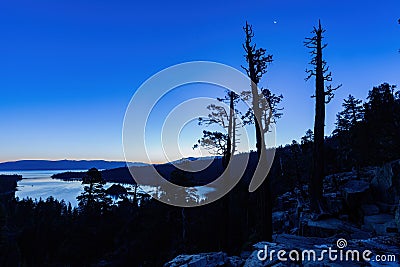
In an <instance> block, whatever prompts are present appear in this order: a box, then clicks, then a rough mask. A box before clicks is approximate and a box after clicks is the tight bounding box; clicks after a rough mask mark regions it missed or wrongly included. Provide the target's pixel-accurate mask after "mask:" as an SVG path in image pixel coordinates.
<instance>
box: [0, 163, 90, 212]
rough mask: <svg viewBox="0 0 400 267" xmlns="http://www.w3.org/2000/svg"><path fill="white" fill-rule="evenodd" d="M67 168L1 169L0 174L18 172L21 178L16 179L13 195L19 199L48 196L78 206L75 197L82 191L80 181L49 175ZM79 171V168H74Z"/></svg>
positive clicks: (44, 197) (45, 197)
mask: <svg viewBox="0 0 400 267" xmlns="http://www.w3.org/2000/svg"><path fill="white" fill-rule="evenodd" d="M65 171H69V170H51V171H46V170H43V171H42V170H40V171H2V172H0V174H19V175H22V180H21V181H18V186H17V191H16V192H15V196H16V197H18V198H19V199H23V198H28V197H30V198H32V199H37V200H39V199H40V198H42V199H44V200H45V199H47V198H48V197H50V196H53V197H54V198H56V199H58V200H61V199H63V200H64V201H65V202H66V203H68V202H70V203H71V205H72V206H78V202H77V200H76V197H77V196H78V195H80V193H81V192H82V191H83V185H82V184H81V182H80V181H62V180H57V179H52V178H51V176H52V175H53V174H56V173H60V172H65ZM74 171H80V170H74Z"/></svg>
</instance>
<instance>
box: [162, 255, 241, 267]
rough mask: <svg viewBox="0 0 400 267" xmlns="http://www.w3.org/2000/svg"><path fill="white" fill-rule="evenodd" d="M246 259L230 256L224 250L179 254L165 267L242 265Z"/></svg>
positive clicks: (235, 266) (236, 266)
mask: <svg viewBox="0 0 400 267" xmlns="http://www.w3.org/2000/svg"><path fill="white" fill-rule="evenodd" d="M243 263H244V260H243V259H241V258H240V257H237V256H233V257H228V256H227V255H226V253H224V252H210V253H201V254H194V255H179V256H177V257H176V258H174V259H173V260H171V261H169V262H167V263H166V264H164V267H178V266H183V267H218V266H228V267H241V266H242V265H243Z"/></svg>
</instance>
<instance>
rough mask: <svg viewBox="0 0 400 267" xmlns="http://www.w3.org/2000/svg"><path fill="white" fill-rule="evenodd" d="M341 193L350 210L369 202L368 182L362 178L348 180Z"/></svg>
mask: <svg viewBox="0 0 400 267" xmlns="http://www.w3.org/2000/svg"><path fill="white" fill-rule="evenodd" d="M342 195H343V196H344V199H345V202H346V204H347V206H348V207H349V208H350V210H355V209H357V208H359V207H360V206H361V205H362V204H364V203H368V202H370V200H371V199H370V188H369V183H368V182H366V181H364V180H350V181H348V182H347V183H346V184H344V185H343V187H342Z"/></svg>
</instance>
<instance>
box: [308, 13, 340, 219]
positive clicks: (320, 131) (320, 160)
mask: <svg viewBox="0 0 400 267" xmlns="http://www.w3.org/2000/svg"><path fill="white" fill-rule="evenodd" d="M324 32H325V30H324V29H323V28H322V27H321V21H319V22H318V27H314V29H313V31H312V32H311V33H312V34H313V36H312V37H310V38H306V41H305V42H304V45H305V47H307V48H309V49H311V51H310V53H311V55H312V59H311V62H310V65H312V66H313V68H312V69H306V72H307V73H308V76H307V78H306V81H308V80H309V79H311V77H315V94H314V95H313V96H312V97H313V98H315V120H314V146H313V170H312V176H311V181H310V196H311V209H312V210H313V211H314V212H317V213H320V214H321V213H323V212H324V209H323V205H322V202H321V201H322V195H323V178H324V164H325V162H324V127H325V104H328V103H329V102H330V101H331V99H332V98H333V97H334V91H335V90H337V89H338V88H339V87H340V86H341V85H339V86H337V87H333V86H332V85H331V84H329V85H326V86H325V82H331V81H332V73H331V72H330V71H329V67H328V66H327V64H326V61H325V60H324V59H323V56H322V52H323V50H324V49H325V48H326V46H327V44H323V43H322V40H323V38H324V37H323V33H324Z"/></svg>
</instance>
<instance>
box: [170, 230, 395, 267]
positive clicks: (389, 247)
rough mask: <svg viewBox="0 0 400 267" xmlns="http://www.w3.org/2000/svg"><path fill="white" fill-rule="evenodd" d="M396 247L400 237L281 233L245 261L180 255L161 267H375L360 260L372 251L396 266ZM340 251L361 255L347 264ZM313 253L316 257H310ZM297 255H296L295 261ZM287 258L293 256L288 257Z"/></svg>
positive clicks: (261, 244) (223, 255) (219, 255)
mask: <svg viewBox="0 0 400 267" xmlns="http://www.w3.org/2000/svg"><path fill="white" fill-rule="evenodd" d="M399 244H400V237H398V236H397V237H396V236H392V237H389V236H385V237H383V236H382V237H376V238H368V239H349V240H346V239H343V238H340V237H339V238H332V237H331V238H315V237H314V238H312V237H301V236H295V235H288V234H280V235H275V236H274V242H259V243H256V244H254V245H253V250H252V251H251V252H250V253H249V254H247V256H246V257H245V258H244V257H242V258H240V257H236V256H235V257H228V256H227V255H226V253H223V252H214V253H202V254H195V255H180V256H178V257H176V258H175V259H173V260H172V261H170V262H168V263H166V264H165V265H164V267H178V266H184V267H217V266H221V267H222V266H229V267H265V266H274V267H278V266H310V267H311V266H338V267H339V266H344V265H345V266H375V265H374V263H375V262H373V261H365V260H364V259H362V253H363V252H364V251H365V250H369V251H371V253H372V254H371V258H372V257H373V256H376V255H386V256H388V255H395V256H396V258H395V259H396V261H394V262H393V261H392V262H385V264H386V266H387V265H389V266H399V264H400V262H399V260H400V258H399ZM329 249H332V250H335V251H336V252H333V253H336V254H332V255H337V259H336V260H331V259H330V258H329V257H328V253H322V251H323V250H329ZM282 250H284V251H285V254H284V255H283V258H285V259H286V260H285V261H282V260H280V259H279V258H278V256H277V254H278V251H282ZM310 250H312V251H313V252H310V253H311V254H309V252H307V251H310ZM340 250H343V252H344V255H346V254H345V253H346V251H347V250H357V251H358V252H359V253H360V254H359V255H360V258H359V259H358V260H357V258H354V260H352V258H351V254H349V255H350V256H348V257H349V258H348V259H349V260H348V261H343V260H342V261H341V260H340V258H339V255H340V252H339V251H340ZM304 251H306V252H304ZM314 252H315V258H314V256H313V253H314ZM271 253H272V254H271ZM297 253H298V255H299V256H298V258H297ZM303 253H304V258H303ZM271 255H272V256H271ZM289 255H291V256H292V257H289ZM309 255H310V256H309ZM321 255H324V256H321ZM318 258H320V259H318ZM343 259H345V258H343Z"/></svg>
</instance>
